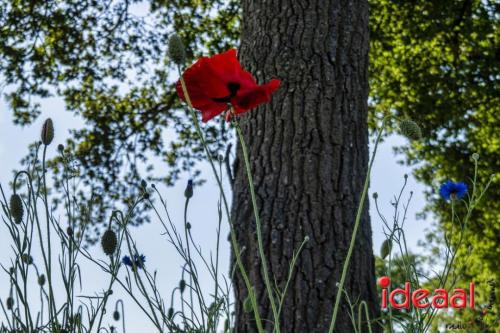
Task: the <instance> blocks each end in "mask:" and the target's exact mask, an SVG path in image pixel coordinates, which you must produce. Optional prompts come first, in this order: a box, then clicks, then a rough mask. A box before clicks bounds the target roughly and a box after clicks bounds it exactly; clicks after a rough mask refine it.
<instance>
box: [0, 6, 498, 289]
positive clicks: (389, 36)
mask: <svg viewBox="0 0 500 333" xmlns="http://www.w3.org/2000/svg"><path fill="white" fill-rule="evenodd" d="M370 5H371V7H370V21H369V24H370V30H371V31H370V33H371V35H370V39H371V41H370V64H371V67H370V89H371V91H370V96H371V98H370V107H371V112H370V115H371V122H370V124H371V125H372V126H373V125H374V124H375V119H376V118H375V117H376V116H378V115H381V114H385V113H387V112H392V113H394V114H396V115H398V116H401V117H405V116H408V117H411V118H412V119H414V120H415V121H417V122H418V123H419V124H420V125H421V127H422V130H423V134H424V139H423V140H422V141H421V142H420V143H418V144H413V145H412V146H411V147H402V148H398V149H397V151H398V152H399V153H400V154H401V155H400V156H404V161H405V162H406V163H408V164H410V165H414V166H416V173H415V175H416V177H417V179H419V180H420V181H422V182H424V183H425V184H427V185H428V186H429V187H428V188H429V191H428V193H427V195H428V199H429V205H428V207H427V209H426V211H425V212H424V213H423V215H424V216H425V215H426V214H428V213H432V214H433V215H434V216H436V217H437V220H438V221H440V222H439V224H438V225H436V228H437V229H436V230H433V231H431V232H430V233H429V238H428V241H430V242H431V243H432V242H435V241H437V240H436V238H435V237H433V234H434V233H435V232H439V230H442V228H449V225H448V223H447V222H446V221H449V220H450V218H449V210H448V209H447V208H448V207H447V206H445V204H444V203H443V202H442V201H441V200H439V198H438V197H437V195H436V193H435V191H434V189H435V188H436V187H437V185H438V184H439V183H440V182H441V181H443V180H445V179H453V180H464V181H466V182H468V183H469V184H470V181H468V180H469V177H470V176H471V175H472V173H473V163H472V161H471V160H470V156H471V154H472V153H478V154H479V155H480V159H479V165H480V173H479V175H478V176H479V181H480V183H485V182H486V180H487V179H488V178H489V177H490V175H491V174H493V173H495V172H498V170H499V163H500V156H499V153H498V152H499V148H500V134H499V133H500V123H499V114H500V112H499V111H500V110H499V108H500V94H499V78H500V76H499V63H500V46H499V45H500V43H499V39H500V33H499V18H500V13H499V9H500V8H499V7H500V6H499V4H498V2H496V1H490V0H441V1H431V0H427V1H423V0H421V1H418V0H411V1H406V0H373V1H370ZM173 31H176V32H177V33H179V34H180V35H181V37H182V38H183V39H184V41H185V43H186V45H187V47H188V56H189V57H190V59H194V58H195V57H197V56H199V55H201V54H207V53H215V52H219V51H222V50H226V49H228V48H229V47H233V46H235V45H238V37H239V33H240V3H239V1H214V0H209V1H196V0H183V1H180V0H177V1H162V0H159V1H155V0H151V1H147V2H141V1H78V2H73V1H55V0H32V1H14V0H9V1H2V2H1V3H0V73H1V74H0V75H1V79H2V81H3V82H2V87H3V91H4V92H5V93H6V94H7V98H8V101H9V105H10V109H11V112H13V114H14V121H15V122H16V123H17V124H19V125H23V126H24V125H28V124H30V123H31V122H32V121H33V120H34V119H36V117H37V116H38V115H39V114H40V107H39V104H38V102H39V100H40V99H41V98H45V97H48V96H50V95H56V96H61V97H63V98H64V100H65V102H66V108H67V110H68V112H73V113H74V114H75V115H77V117H78V118H80V119H81V120H82V121H83V122H84V126H83V127H82V128H80V129H75V130H74V131H73V132H72V138H71V139H69V140H68V142H66V143H65V146H66V149H68V151H71V152H73V154H74V157H75V159H76V160H77V161H78V162H79V164H80V173H81V175H82V176H83V179H84V180H85V184H86V185H87V186H92V191H91V192H92V193H94V195H95V198H94V200H97V202H98V203H100V205H102V208H106V207H107V206H112V205H114V204H115V203H116V202H117V201H118V200H121V201H125V202H127V201H128V200H130V198H132V197H134V196H135V195H137V193H138V192H139V186H137V185H138V183H139V182H140V179H141V178H148V179H150V180H152V181H162V182H164V183H166V184H173V183H174V182H175V181H176V180H177V179H178V178H179V176H180V175H181V174H182V172H186V171H187V170H192V174H193V176H194V177H195V178H196V176H197V173H196V171H195V170H196V163H197V162H199V161H200V160H202V159H203V157H202V156H203V155H202V150H201V149H200V146H199V142H197V140H196V136H195V135H194V133H193V131H192V129H191V128H190V127H189V126H187V125H185V124H186V123H187V122H184V121H182V120H183V119H184V110H183V109H181V108H179V105H178V99H177V98H176V97H175V96H174V94H173V91H174V90H173V89H172V86H171V82H172V79H175V75H174V76H172V77H170V76H169V75H168V70H167V69H166V68H167V67H166V65H169V64H168V62H166V60H165V57H164V55H165V48H166V45H167V38H168V35H169V34H170V33H171V32H173ZM127 83H130V84H127ZM110 120H112V121H110ZM206 131H207V135H208V138H209V141H210V144H211V145H213V146H214V148H220V149H224V148H225V142H226V140H224V139H225V138H226V137H227V136H228V135H229V134H230V133H228V132H226V131H224V130H223V128H222V127H219V126H216V125H212V126H208V127H207V128H206ZM166 133H170V134H175V136H173V135H172V136H171V137H173V139H171V140H169V141H168V142H165V141H164V140H162V138H163V137H164V136H165V135H166ZM148 154H153V155H154V156H158V157H160V158H161V159H162V160H163V161H165V163H166V164H168V166H169V168H168V174H166V175H164V172H163V175H162V176H157V175H155V174H154V172H153V170H152V166H151V164H150V163H149V162H148V161H147V159H146V155H148ZM56 162H57V161H55V162H54V163H56ZM54 165H55V164H54ZM125 167H127V168H126V170H127V172H125V173H124V172H122V170H123V169H124V168H125ZM196 179H197V180H198V181H201V179H198V178H196ZM117 180H120V181H117ZM498 184H499V177H498V176H497V177H496V178H495V179H494V182H493V184H492V188H491V190H490V191H489V193H488V200H485V201H483V203H482V205H481V207H478V209H477V210H476V213H475V216H474V218H473V219H472V221H473V223H472V224H471V226H470V228H471V229H470V232H469V234H468V236H467V237H468V239H467V242H468V243H469V244H471V245H472V247H473V252H472V255H473V257H474V261H473V264H472V265H469V266H467V271H466V273H467V274H466V276H464V280H465V281H469V280H470V279H475V280H484V279H487V278H492V277H493V278H494V279H496V280H497V281H500V280H499V275H500V265H498V263H499V261H498V258H500V247H499V246H498V244H500V232H499V231H500V230H499V229H500V200H499V196H500V191H499V190H498ZM86 193H90V191H86V192H81V193H80V195H81V196H82V198H84V199H86V200H90V198H89V197H88V194H86ZM97 211H98V212H104V211H105V209H100V210H97ZM144 216H145V215H143V217H144ZM94 221H96V222H95V223H98V222H97V221H103V219H102V218H96V219H95V220H94ZM141 221H142V220H141V219H138V220H137V221H136V223H138V224H139V223H141ZM96 231H99V227H97V229H96Z"/></svg>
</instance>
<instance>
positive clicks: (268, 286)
mask: <svg viewBox="0 0 500 333" xmlns="http://www.w3.org/2000/svg"><path fill="white" fill-rule="evenodd" d="M233 119H234V118H233ZM233 123H234V125H235V128H236V132H237V133H238V139H239V142H240V144H241V150H242V151H243V159H244V161H245V167H246V172H247V176H248V185H249V187H250V195H251V197H252V206H253V212H254V215H255V224H256V227H257V243H258V248H259V255H260V260H261V262H262V273H263V275H264V283H265V285H266V290H267V294H268V297H269V303H271V309H272V311H273V316H274V332H280V318H279V315H278V310H277V308H276V301H275V299H274V292H273V288H272V285H271V280H270V279H269V270H268V267H267V260H266V255H265V253H264V245H263V243H262V230H261V229H262V225H261V222H260V217H259V209H258V207H257V200H256V196H255V188H254V184H253V177H252V170H251V168H250V160H249V158H248V149H247V145H246V144H245V139H244V138H243V133H242V132H241V127H240V125H239V124H238V122H237V121H233Z"/></svg>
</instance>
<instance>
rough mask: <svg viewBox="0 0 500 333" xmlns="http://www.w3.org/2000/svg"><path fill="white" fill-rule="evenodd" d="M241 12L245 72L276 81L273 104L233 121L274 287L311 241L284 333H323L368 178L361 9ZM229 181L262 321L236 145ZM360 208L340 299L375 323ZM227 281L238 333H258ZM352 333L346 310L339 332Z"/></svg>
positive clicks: (356, 3) (247, 0)
mask: <svg viewBox="0 0 500 333" xmlns="http://www.w3.org/2000/svg"><path fill="white" fill-rule="evenodd" d="M242 7H243V32H242V40H241V43H242V44H241V50H240V53H239V56H240V59H241V61H242V63H243V66H244V67H245V68H246V69H248V70H249V71H250V72H252V73H253V74H254V75H255V76H256V78H257V81H258V82H259V83H262V82H264V81H268V80H269V79H271V78H279V79H281V80H282V86H281V87H280V89H279V90H278V92H277V93H276V94H275V95H274V96H273V100H272V102H271V103H269V104H267V105H264V106H261V107H260V108H258V109H257V110H253V111H251V112H249V113H247V114H245V115H244V116H242V117H241V118H240V121H241V126H242V129H243V133H244V136H245V139H246V142H247V144H248V146H249V154H250V160H251V168H252V171H253V174H254V183H255V189H256V194H257V201H258V205H259V211H260V216H261V220H262V224H263V239H264V248H265V253H266V255H267V258H268V261H269V269H270V272H271V276H272V277H274V278H275V279H276V281H277V283H278V285H279V286H280V288H283V285H284V283H285V281H286V279H287V273H288V269H289V264H290V262H291V259H292V255H293V252H294V250H296V249H297V248H298V247H299V245H300V243H301V242H302V241H303V239H304V237H305V236H306V235H307V236H309V238H310V241H309V242H308V244H307V246H306V247H305V249H304V251H303V252H302V253H301V255H300V259H299V261H298V264H297V268H296V269H295V270H294V273H293V278H292V281H291V284H290V288H289V290H288V293H287V296H286V301H285V305H284V309H283V312H282V320H281V328H282V330H281V331H282V332H286V333H289V332H297V333H304V332H309V333H313V332H317V333H326V332H328V327H329V323H330V318H331V315H332V310H333V304H334V301H335V295H336V292H337V288H336V283H337V282H338V281H339V280H340V274H341V270H342V264H343V262H344V260H345V257H346V253H347V249H348V246H349V241H350V239H351V234H352V229H353V226H354V218H355V215H356V208H357V205H358V202H359V198H360V196H361V192H362V188H363V182H364V178H365V175H366V172H367V164H368V129H367V99H368V77H367V73H368V3H367V1H366V0H307V1H299V0H267V1H254V0H243V1H242ZM234 174H235V183H234V194H233V195H234V197H233V207H232V214H233V220H234V222H235V224H236V231H237V238H238V241H239V243H240V245H241V246H242V247H245V250H244V253H243V262H244V265H245V267H246V268H247V270H248V271H249V275H250V279H251V281H252V283H253V284H254V286H255V288H256V293H257V298H258V301H259V303H260V304H261V314H262V317H263V318H265V319H268V320H272V319H273V315H272V312H271V309H270V307H269V302H267V300H266V292H265V286H264V282H263V277H262V272H261V262H260V259H259V256H258V250H257V240H256V239H257V238H256V232H255V220H254V217H253V211H252V204H251V199H250V192H249V189H248V180H247V176H246V173H245V168H244V164H243V156H242V151H241V147H238V148H237V157H236V161H235V165H234ZM367 204H368V202H367ZM365 207H366V209H365V210H364V213H363V219H362V223H361V226H360V230H359V234H358V237H357V242H356V247H355V251H354V254H353V258H352V262H351V265H350V271H349V275H348V278H347V283H346V290H347V292H348V293H349V296H350V298H351V299H352V300H355V299H356V298H357V297H360V300H365V301H367V302H368V304H369V305H370V307H371V308H370V310H371V315H372V318H373V316H374V315H376V314H377V306H378V305H377V304H378V302H377V294H376V288H375V277H374V258H373V253H372V241H371V227H370V224H369V216H368V205H366V206H365ZM234 283H235V293H236V317H237V322H236V332H237V333H242V332H255V331H256V328H255V325H254V321H253V314H252V313H244V311H243V301H244V300H245V298H246V296H247V291H246V288H245V285H244V283H243V281H242V279H241V276H240V275H239V274H238V273H237V274H236V276H235V278H234ZM264 324H265V326H266V330H267V331H270V327H271V325H270V324H269V322H264ZM353 331H354V330H353V328H352V327H351V321H350V319H349V317H348V313H347V308H346V303H345V301H343V302H342V307H341V311H340V314H339V317H338V320H337V325H336V329H335V332H341V333H344V332H353ZM374 331H375V332H377V331H378V330H377V329H374Z"/></svg>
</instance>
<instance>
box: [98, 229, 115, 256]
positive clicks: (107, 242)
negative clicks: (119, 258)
mask: <svg viewBox="0 0 500 333" xmlns="http://www.w3.org/2000/svg"><path fill="white" fill-rule="evenodd" d="M117 244H118V240H117V238H116V233H115V232H114V231H113V230H111V229H108V230H106V232H105V233H104V234H103V235H102V238H101V246H102V250H103V251H104V253H105V254H106V255H108V256H110V255H112V254H113V253H115V250H116V245H117Z"/></svg>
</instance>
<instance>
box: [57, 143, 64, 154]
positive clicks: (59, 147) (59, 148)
mask: <svg viewBox="0 0 500 333" xmlns="http://www.w3.org/2000/svg"><path fill="white" fill-rule="evenodd" d="M57 150H59V152H61V153H62V152H63V151H64V146H63V145H62V144H59V145H58V146H57Z"/></svg>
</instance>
